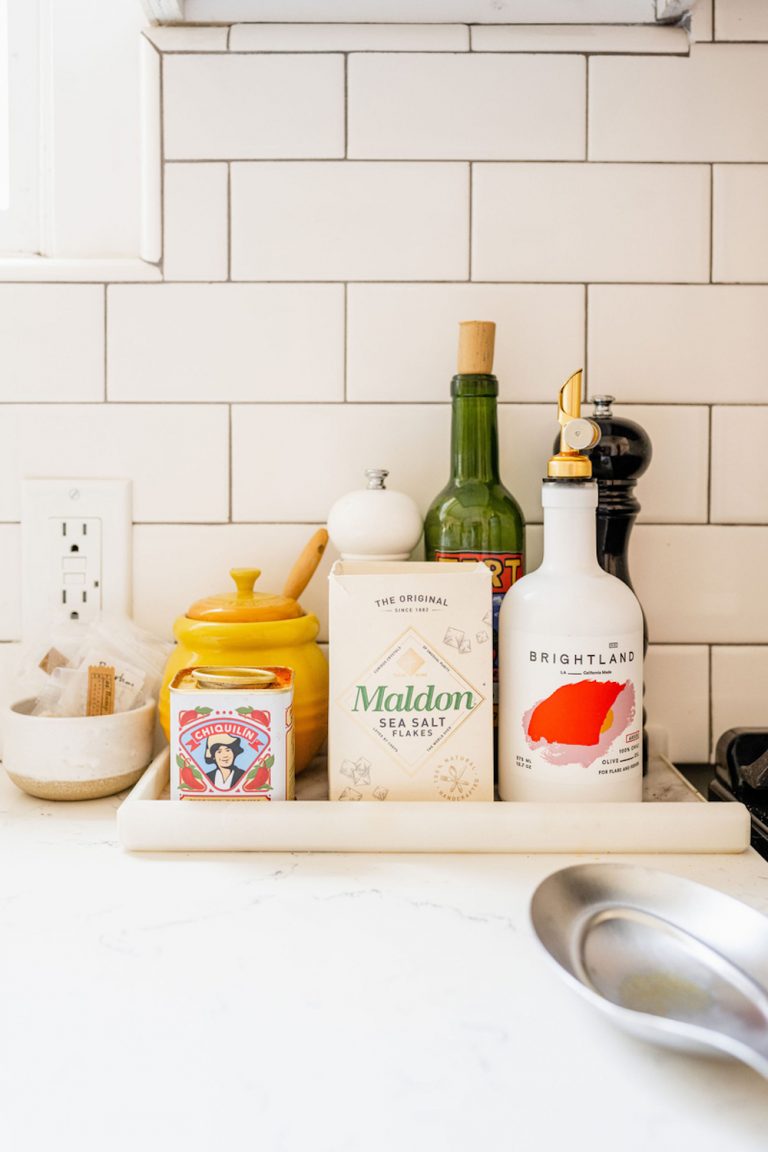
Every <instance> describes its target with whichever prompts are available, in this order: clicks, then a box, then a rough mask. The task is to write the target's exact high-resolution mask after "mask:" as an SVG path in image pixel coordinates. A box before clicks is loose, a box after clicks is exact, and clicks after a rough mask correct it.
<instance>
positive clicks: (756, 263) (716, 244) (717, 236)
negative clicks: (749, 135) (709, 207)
mask: <svg viewBox="0 0 768 1152" xmlns="http://www.w3.org/2000/svg"><path fill="white" fill-rule="evenodd" d="M713 197H714V203H713V211H714V216H713V265H712V279H713V280H724V281H730V282H736V283H738V282H742V283H745V282H747V283H750V282H758V283H760V282H763V283H765V282H766V281H768V212H766V204H767V203H768V164H716V165H715V166H714V183H713Z"/></svg>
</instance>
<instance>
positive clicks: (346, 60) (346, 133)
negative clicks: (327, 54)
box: [344, 52, 349, 160]
mask: <svg viewBox="0 0 768 1152" xmlns="http://www.w3.org/2000/svg"><path fill="white" fill-rule="evenodd" d="M348 156H349V52H345V53H344V159H345V160H346V159H347V157H348Z"/></svg>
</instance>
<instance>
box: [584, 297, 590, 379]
mask: <svg viewBox="0 0 768 1152" xmlns="http://www.w3.org/2000/svg"><path fill="white" fill-rule="evenodd" d="M583 358H584V399H585V400H588V399H589V285H588V284H585V285H584V349H583Z"/></svg>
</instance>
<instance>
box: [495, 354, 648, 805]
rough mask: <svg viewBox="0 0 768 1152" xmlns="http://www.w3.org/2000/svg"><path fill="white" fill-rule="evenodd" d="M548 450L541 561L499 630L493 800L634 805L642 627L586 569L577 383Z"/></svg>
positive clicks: (591, 559)
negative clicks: (556, 446)
mask: <svg viewBox="0 0 768 1152" xmlns="http://www.w3.org/2000/svg"><path fill="white" fill-rule="evenodd" d="M558 419H559V421H560V425H561V441H560V451H559V452H558V454H557V455H556V456H554V457H552V459H551V460H550V461H549V463H548V466H547V477H546V479H545V480H544V482H543V485H542V505H543V508H544V559H543V561H542V564H541V567H540V568H538V569H537V570H536V571H535V572H532V573H531V574H530V575H528V576H524V577H523V578H522V579H521V580H519V581H518V582H517V583H516V584H514V585H513V587H512V588H511V589H510V591H509V592H508V593H507V595H506V597H505V598H504V602H503V604H502V607H501V616H500V620H499V792H500V795H501V798H502V800H535V801H544V800H552V801H600V800H604V801H611V800H613V801H616V800H619V801H622V800H640V799H642V699H643V682H642V681H643V669H642V664H643V616H642V612H641V609H640V605H639V603H638V601H637V599H636V598H635V596H634V594H633V592H632V591H631V589H630V588H628V587H627V585H626V584H624V583H623V582H622V581H621V580H618V579H617V578H616V577H615V576H610V575H609V574H608V573H607V572H604V571H603V569H602V568H601V567H600V565H599V563H598V560H597V549H596V508H597V484H596V482H595V481H594V480H592V465H591V462H590V460H589V459H588V458H587V457H586V456H584V455H582V452H583V451H584V450H586V449H589V448H591V447H593V446H594V445H595V444H596V443H597V441H598V439H599V436H600V430H599V428H598V426H597V425H596V424H594V423H593V421H591V420H584V419H582V418H581V372H576V373H575V374H574V375H573V376H572V377H571V378H570V379H569V380H568V381H567V382H566V383H565V384H564V385H563V387H562V389H561V390H560V398H559V403H558Z"/></svg>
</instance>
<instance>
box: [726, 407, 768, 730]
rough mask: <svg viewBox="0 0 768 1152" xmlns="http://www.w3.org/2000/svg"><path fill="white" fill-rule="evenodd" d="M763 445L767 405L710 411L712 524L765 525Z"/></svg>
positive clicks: (767, 497)
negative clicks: (713, 522)
mask: <svg viewBox="0 0 768 1152" xmlns="http://www.w3.org/2000/svg"><path fill="white" fill-rule="evenodd" d="M766 391H767V392H768V389H766ZM766 399H768V396H767V397H766ZM766 443H768V406H765V407H762V408H752V407H748V406H746V405H745V406H741V405H739V406H738V407H736V406H734V407H715V408H713V409H712V520H713V521H715V522H720V523H726V524H768V484H766V480H765V445H766ZM766 723H768V720H766Z"/></svg>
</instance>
